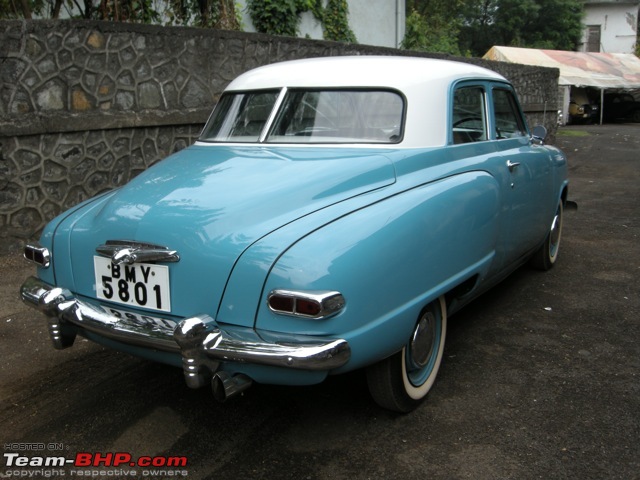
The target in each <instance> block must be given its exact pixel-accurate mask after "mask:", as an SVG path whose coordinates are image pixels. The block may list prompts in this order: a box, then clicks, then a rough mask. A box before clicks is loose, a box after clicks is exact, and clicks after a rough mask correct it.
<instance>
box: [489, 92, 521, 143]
mask: <svg viewBox="0 0 640 480" xmlns="http://www.w3.org/2000/svg"><path fill="white" fill-rule="evenodd" d="M493 111H494V112H495V116H496V118H495V128H496V138H497V139H498V140H500V139H503V138H514V137H523V136H526V135H527V129H526V128H525V124H524V120H523V119H522V115H521V114H520V109H519V108H518V104H517V103H516V99H515V97H514V96H513V93H512V92H511V91H509V90H503V89H499V88H497V89H495V90H494V91H493Z"/></svg>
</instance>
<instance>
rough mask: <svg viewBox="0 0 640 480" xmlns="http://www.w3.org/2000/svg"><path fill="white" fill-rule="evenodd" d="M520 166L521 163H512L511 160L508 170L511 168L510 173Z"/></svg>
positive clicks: (508, 161) (508, 163) (508, 162)
mask: <svg viewBox="0 0 640 480" xmlns="http://www.w3.org/2000/svg"><path fill="white" fill-rule="evenodd" d="M519 165H520V162H512V161H511V160H507V168H509V171H510V172H513V171H514V170H515V169H516V167H517V166H519Z"/></svg>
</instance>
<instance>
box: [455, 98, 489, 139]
mask: <svg viewBox="0 0 640 480" xmlns="http://www.w3.org/2000/svg"><path fill="white" fill-rule="evenodd" d="M484 99H485V94H484V88H482V87H461V88H458V89H456V91H455V92H454V94H453V121H452V124H451V125H452V135H451V138H452V139H453V143H454V144H456V145H458V144H461V143H470V142H481V141H483V140H486V139H487V116H486V108H485V100H484Z"/></svg>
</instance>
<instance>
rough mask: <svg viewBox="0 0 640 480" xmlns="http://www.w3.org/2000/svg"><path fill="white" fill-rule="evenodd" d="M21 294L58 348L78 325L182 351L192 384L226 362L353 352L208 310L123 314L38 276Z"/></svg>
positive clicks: (291, 361) (323, 361)
mask: <svg viewBox="0 0 640 480" xmlns="http://www.w3.org/2000/svg"><path fill="white" fill-rule="evenodd" d="M21 297H22V300H23V301H24V302H25V303H26V304H27V305H29V306H31V307H34V308H37V309H38V310H40V311H41V312H42V313H44V314H45V315H46V316H47V317H48V318H49V334H50V337H51V339H52V341H53V344H54V347H55V348H57V349H62V348H67V347H69V346H71V345H72V344H73V341H74V339H75V336H76V334H77V333H79V332H80V330H79V329H85V330H88V331H91V332H95V333H97V334H99V335H101V336H103V337H106V338H109V339H112V340H117V341H119V342H122V343H125V344H129V345H137V346H142V347H147V348H153V349H157V350H162V351H166V352H175V353H180V354H181V355H182V360H183V369H184V372H185V379H186V381H187V385H189V386H190V387H192V388H197V387H201V386H203V385H205V384H207V383H208V382H210V381H211V378H212V375H213V374H214V373H215V372H216V371H217V370H218V368H219V366H220V363H223V362H240V363H251V364H257V365H268V366H276V367H284V368H293V369H302V370H314V371H318V370H331V369H334V368H338V367H340V366H342V365H344V364H345V363H347V361H348V360H349V358H350V357H351V348H350V347H349V344H348V342H347V341H346V340H343V339H327V338H322V337H309V336H306V335H305V336H303V335H287V334H278V337H277V339H273V340H264V338H263V336H261V335H260V334H259V333H258V332H257V331H255V330H253V329H251V328H246V327H233V326H225V327H224V328H223V327H220V326H219V325H218V324H217V323H216V322H215V320H213V318H211V317H210V316H208V315H197V316H194V317H190V318H186V319H184V320H181V321H180V322H176V321H175V320H172V319H169V318H164V317H163V318H162V319H160V320H161V321H160V322H152V321H145V320H144V318H145V317H143V320H140V319H139V318H136V317H135V316H132V318H128V317H127V316H118V315H115V314H113V313H111V312H109V311H108V310H107V309H105V308H104V307H102V306H100V305H98V304H93V303H90V302H87V301H84V300H80V299H78V298H76V297H75V296H74V295H73V294H72V293H71V292H70V291H69V290H67V289H63V288H59V287H52V286H50V285H48V284H46V283H45V282H43V281H41V280H40V279H38V278H35V277H30V278H28V279H27V280H26V281H25V282H24V283H23V285H22V288H21ZM149 318H150V317H149ZM274 335H275V334H274Z"/></svg>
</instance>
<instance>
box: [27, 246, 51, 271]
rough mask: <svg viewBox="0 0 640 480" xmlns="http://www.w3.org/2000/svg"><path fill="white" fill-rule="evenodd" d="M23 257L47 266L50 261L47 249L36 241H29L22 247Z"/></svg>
mask: <svg viewBox="0 0 640 480" xmlns="http://www.w3.org/2000/svg"><path fill="white" fill-rule="evenodd" d="M24 258H26V259H27V260H29V261H30V262H33V263H35V264H36V265H39V266H41V267H45V268H46V267H48V266H49V264H50V263H51V254H50V253H49V250H48V249H47V248H45V247H43V246H41V245H39V244H37V243H29V244H27V245H25V247H24Z"/></svg>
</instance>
